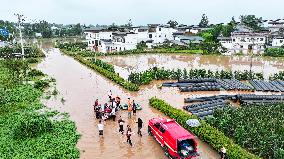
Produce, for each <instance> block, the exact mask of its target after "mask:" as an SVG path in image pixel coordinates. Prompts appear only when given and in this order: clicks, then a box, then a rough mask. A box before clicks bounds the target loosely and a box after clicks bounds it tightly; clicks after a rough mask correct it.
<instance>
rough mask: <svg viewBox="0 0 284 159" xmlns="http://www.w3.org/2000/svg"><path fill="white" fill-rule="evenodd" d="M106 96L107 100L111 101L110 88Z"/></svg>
mask: <svg viewBox="0 0 284 159" xmlns="http://www.w3.org/2000/svg"><path fill="white" fill-rule="evenodd" d="M107 95H108V98H109V101H110V102H111V96H112V92H111V90H109V92H108V94H107Z"/></svg>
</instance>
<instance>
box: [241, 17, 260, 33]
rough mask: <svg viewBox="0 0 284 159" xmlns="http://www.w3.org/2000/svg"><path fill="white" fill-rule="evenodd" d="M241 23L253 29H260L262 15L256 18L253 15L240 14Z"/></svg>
mask: <svg viewBox="0 0 284 159" xmlns="http://www.w3.org/2000/svg"><path fill="white" fill-rule="evenodd" d="M240 20H241V24H243V25H245V26H248V27H250V28H252V29H253V30H254V31H260V30H261V24H262V17H260V18H257V17H256V16H255V15H241V16H240Z"/></svg>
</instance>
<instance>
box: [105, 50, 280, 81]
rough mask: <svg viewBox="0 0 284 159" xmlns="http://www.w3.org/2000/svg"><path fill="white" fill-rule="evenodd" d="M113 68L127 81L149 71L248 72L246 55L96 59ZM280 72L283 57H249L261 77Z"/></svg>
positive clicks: (254, 69)
mask: <svg viewBox="0 0 284 159" xmlns="http://www.w3.org/2000/svg"><path fill="white" fill-rule="evenodd" d="M100 58H101V59H103V60H104V61H105V62H108V63H110V64H112V65H114V67H115V71H116V72H118V73H119V74H120V76H121V77H123V78H124V79H127V78H128V76H129V74H130V73H131V72H142V71H146V70H147V69H149V68H153V67H159V68H162V67H163V68H165V69H184V68H186V69H206V70H209V69H210V70H212V71H220V70H232V71H245V70H250V63H251V58H250V56H217V55H182V54H179V55H177V54H139V55H129V56H105V57H100ZM283 70H284V58H274V57H253V58H252V71H253V72H256V73H263V75H264V78H265V79H268V78H269V76H270V75H272V74H275V73H278V72H279V71H283Z"/></svg>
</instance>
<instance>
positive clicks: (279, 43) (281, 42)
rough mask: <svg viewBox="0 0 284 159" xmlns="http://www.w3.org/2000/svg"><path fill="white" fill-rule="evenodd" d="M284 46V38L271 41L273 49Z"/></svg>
mask: <svg viewBox="0 0 284 159" xmlns="http://www.w3.org/2000/svg"><path fill="white" fill-rule="evenodd" d="M283 45H284V37H275V38H273V39H272V46H273V47H281V46H283Z"/></svg>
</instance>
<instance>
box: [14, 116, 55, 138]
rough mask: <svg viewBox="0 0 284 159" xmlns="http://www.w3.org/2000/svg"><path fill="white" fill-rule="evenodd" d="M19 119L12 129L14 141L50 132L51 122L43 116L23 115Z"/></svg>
mask: <svg viewBox="0 0 284 159" xmlns="http://www.w3.org/2000/svg"><path fill="white" fill-rule="evenodd" d="M21 118H22V119H20V120H19V122H18V123H17V124H16V126H15V128H14V138H15V139H25V138H29V137H37V136H38V135H42V134H44V133H46V132H50V131H51V130H52V123H51V121H50V120H49V119H48V118H47V117H46V116H44V115H39V114H37V113H33V114H25V115H23V116H21Z"/></svg>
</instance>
